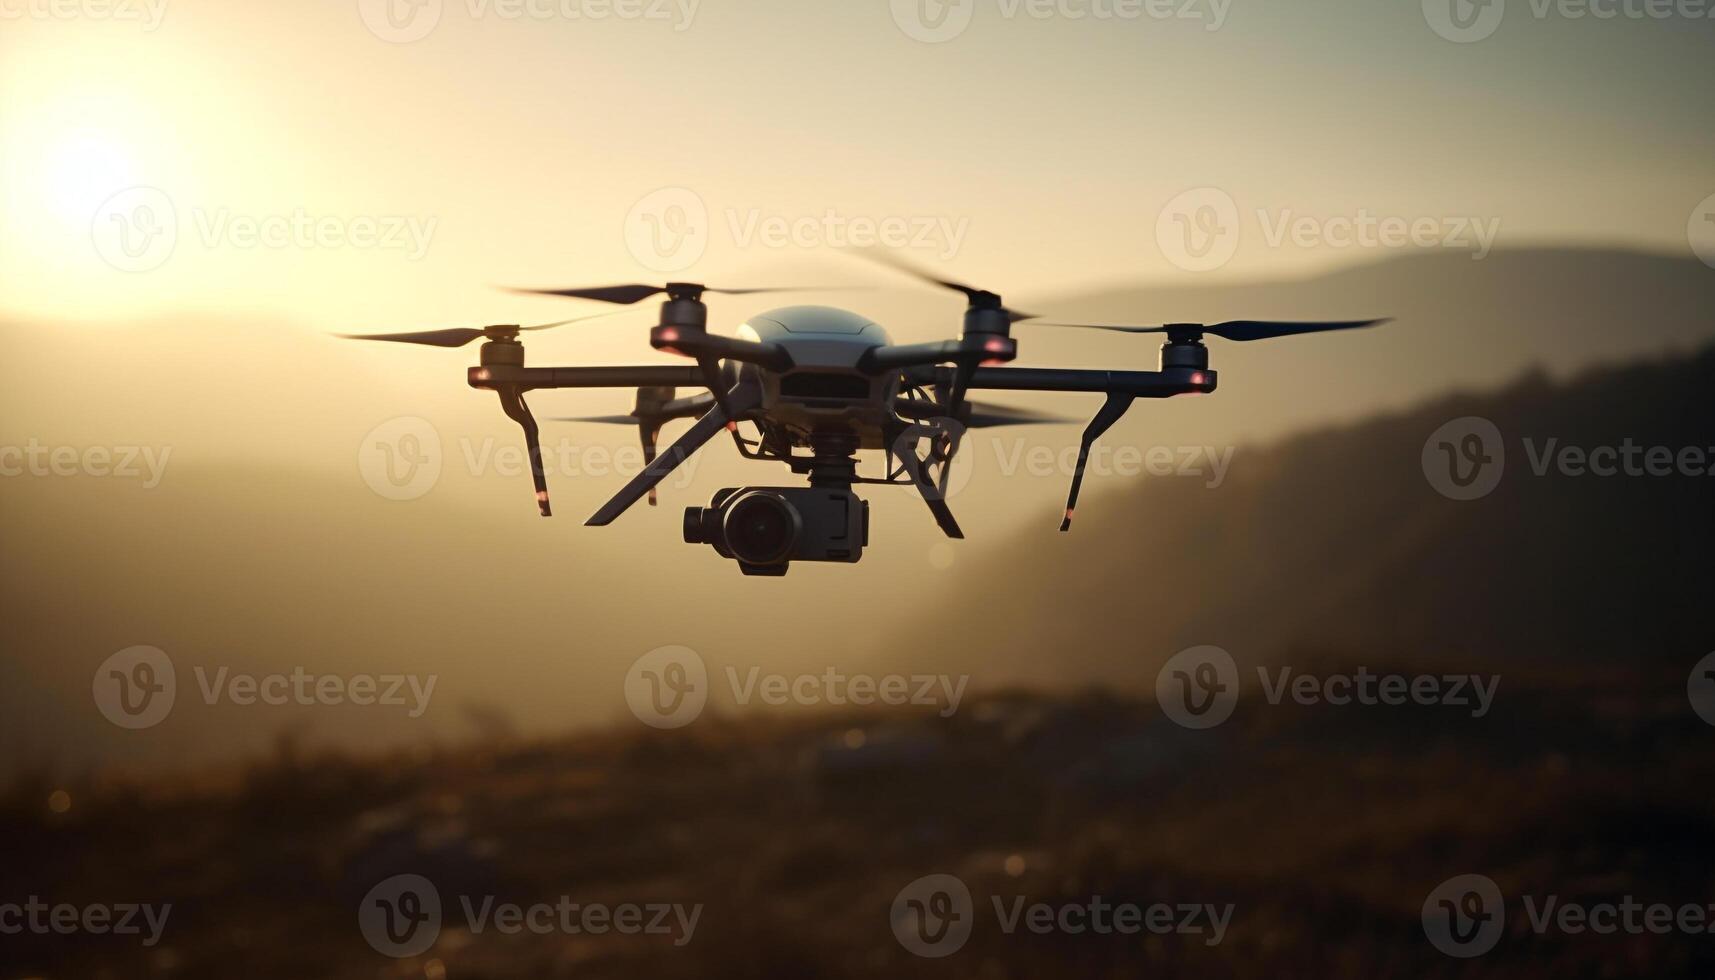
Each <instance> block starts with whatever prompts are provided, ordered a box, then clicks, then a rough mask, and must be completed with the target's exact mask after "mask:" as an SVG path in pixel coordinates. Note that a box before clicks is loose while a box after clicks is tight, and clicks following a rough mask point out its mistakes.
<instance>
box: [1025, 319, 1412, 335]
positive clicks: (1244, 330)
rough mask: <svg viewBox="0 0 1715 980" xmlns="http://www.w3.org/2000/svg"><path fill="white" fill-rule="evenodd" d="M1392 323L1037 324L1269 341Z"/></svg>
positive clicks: (1341, 321)
mask: <svg viewBox="0 0 1715 980" xmlns="http://www.w3.org/2000/svg"><path fill="white" fill-rule="evenodd" d="M1388 322H1390V321H1389V319H1388V318H1385V317H1384V318H1381V319H1376V320H1320V321H1308V322H1297V321H1286V320H1229V321H1227V322H1226V323H1216V324H1211V325H1206V324H1201V323H1170V324H1166V325H1163V326H1155V327H1127V326H1120V325H1117V324H1110V323H1044V322H1041V321H1038V322H1037V323H1036V324H1033V325H1034V326H1043V327H1069V328H1072V329H1074V330H1109V331H1113V332H1114V333H1176V332H1185V333H1196V334H1208V335H1209V336H1212V337H1220V338H1222V339H1224V340H1238V341H1248V340H1269V339H1272V338H1274V337H1290V336H1294V335H1297V334H1306V333H1326V332H1328V331H1330V330H1358V329H1361V328H1364V327H1373V326H1376V325H1378V324H1383V323H1388Z"/></svg>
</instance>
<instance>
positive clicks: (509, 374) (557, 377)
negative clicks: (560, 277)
mask: <svg viewBox="0 0 1715 980" xmlns="http://www.w3.org/2000/svg"><path fill="white" fill-rule="evenodd" d="M469 381H470V386H471V387H472V388H485V389H499V388H501V387H503V386H512V387H516V388H519V389H522V390H524V391H531V390H535V389H538V388H702V387H705V385H704V382H703V375H702V373H701V372H700V371H698V370H697V368H695V367H691V366H683V367H682V366H679V365H676V364H649V365H639V366H636V367H575V368H556V367H539V368H527V367H509V366H498V365H491V366H487V367H473V368H471V369H470V374H469Z"/></svg>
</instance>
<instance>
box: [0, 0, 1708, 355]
mask: <svg viewBox="0 0 1715 980" xmlns="http://www.w3.org/2000/svg"><path fill="white" fill-rule="evenodd" d="M394 2H396V3H397V5H398V6H397V7H396V9H395V10H394V11H393V15H394V18H395V19H394V21H391V22H390V21H388V20H387V19H386V17H387V14H388V11H387V10H386V9H385V8H384V6H380V5H378V4H376V3H370V2H369V0H364V3H358V2H356V0H315V2H305V3H293V4H287V5H282V4H278V3H265V2H261V0H148V2H145V0H125V2H124V3H122V4H120V6H119V8H118V13H119V14H120V15H121V16H119V17H117V18H114V17H108V16H101V15H98V14H97V13H95V11H105V10H106V9H107V8H106V6H105V5H98V4H86V5H84V6H83V7H77V6H73V7H71V8H67V9H69V10H71V12H72V13H73V14H75V15H76V16H72V17H69V18H67V17H64V16H60V15H58V14H57V13H56V11H58V10H60V8H59V7H53V6H49V5H48V4H46V3H43V2H40V0H4V2H0V312H10V313H13V314H20V315H27V316H30V317H32V318H36V317H39V318H47V319H54V320H67V321H81V322H101V321H111V320H115V319H124V318H132V317H147V316H159V315H169V316H179V315H193V316H200V315H213V316H230V315H235V314H236V315H243V316H246V317H251V318H265V319H267V320H269V321H271V322H282V323H286V324H291V325H294V326H296V327H301V328H304V329H318V330H337V329H350V328H352V327H354V326H364V327H368V328H375V329H382V328H389V327H393V328H399V329H403V328H408V327H411V326H416V325H441V324H445V325H454V324H461V323H465V322H486V321H491V320H496V319H499V320H510V319H526V320H528V319H530V318H532V317H540V318H542V319H547V318H552V317H554V316H555V315H556V314H559V313H561V312H562V311H563V310H565V309H566V307H565V306H564V305H561V304H555V303H552V302H548V301H523V300H518V299H514V298H510V297H506V296H503V295H501V294H498V293H496V292H494V291H493V290H492V288H491V286H492V285H493V284H504V283H524V284H546V283H555V284H564V285H569V284H575V283H586V282H589V283H595V282H603V281H609V280H628V279H632V278H635V277H638V276H647V277H649V278H656V277H657V275H658V274H657V272H656V271H654V270H652V269H650V268H649V267H648V265H647V264H646V263H645V262H644V261H640V260H639V257H638V255H637V247H636V246H637V244H638V241H639V239H638V237H637V236H639V235H647V234H670V233H674V232H675V231H676V230H683V227H684V226H683V225H682V222H683V221H684V220H690V221H692V222H693V223H695V224H698V225H699V227H700V229H701V231H700V233H701V234H703V235H704V236H705V239H702V240H698V241H699V242H700V244H698V246H697V248H698V250H697V252H696V253H694V254H695V255H700V259H699V260H698V261H695V262H694V263H691V264H690V265H688V266H687V267H685V268H673V269H671V270H669V271H671V272H672V273H674V274H675V275H676V276H677V277H681V278H684V277H695V278H699V279H704V280H707V281H717V280H720V279H722V278H725V279H728V280H731V279H732V278H733V277H738V278H742V279H744V280H745V281H746V282H752V281H755V280H757V279H758V278H759V277H760V278H761V279H764V280H768V281H774V280H777V279H781V278H785V279H787V280H789V281H794V282H808V281H818V280H828V279H833V280H834V281H844V280H845V279H848V278H856V279H857V281H862V282H877V281H883V282H885V281H886V278H885V277H881V278H880V279H879V280H878V278H877V276H876V275H875V274H873V273H870V272H869V271H868V270H862V269H855V270H854V269H853V268H852V267H851V266H850V265H849V264H847V263H846V262H845V261H844V260H843V259H842V258H841V257H839V256H837V255H835V254H833V252H834V248H833V246H836V245H838V244H841V239H840V238H839V237H838V236H839V232H838V231H837V230H836V231H829V230H828V229H829V228H837V227H839V226H840V225H841V224H843V223H845V222H850V221H853V220H856V221H859V222H866V221H867V222H872V223H876V224H877V225H880V224H882V223H885V222H887V221H889V220H890V219H896V221H897V224H896V226H895V227H898V228H905V229H910V237H909V239H907V240H906V244H907V251H908V254H911V255H912V256H913V257H915V258H917V259H919V260H922V261H926V262H929V263H931V264H935V265H937V266H939V267H942V268H946V269H948V270H951V271H953V272H956V273H958V274H961V275H966V276H970V277H972V278H980V279H982V280H983V281H984V282H985V283H988V282H993V283H1005V284H1008V288H1009V289H1011V290H1013V291H1016V292H1021V293H1052V292H1056V291H1065V290H1069V289H1075V288H1078V287H1081V286H1085V285H1090V284H1097V283H1113V282H1130V281H1138V280H1151V279H1162V280H1168V281H1173V280H1184V279H1197V278H1199V277H1204V278H1208V277H1217V278H1218V277H1223V276H1231V277H1245V278H1254V277H1256V276H1258V275H1273V274H1282V273H1289V272H1292V271H1295V270H1299V269H1303V268H1305V267H1307V266H1308V265H1327V264H1329V263H1338V262H1342V261H1351V260H1356V259H1359V258H1363V257H1366V253H1367V254H1370V255H1373V254H1374V253H1375V251H1376V249H1375V248H1373V247H1372V248H1368V249H1366V248H1365V247H1364V246H1363V245H1362V244H1359V245H1356V246H1352V247H1345V248H1338V247H1332V246H1330V245H1328V244H1327V243H1326V242H1325V241H1323V240H1321V239H1317V238H1315V237H1312V238H1311V239H1309V240H1300V239H1299V238H1298V237H1296V236H1287V237H1285V238H1282V237H1281V235H1282V231H1281V230H1279V229H1283V228H1284V227H1285V226H1284V224H1283V223H1284V222H1285V221H1287V220H1289V219H1295V218H1299V217H1305V216H1308V217H1311V218H1314V219H1316V220H1318V221H1324V222H1325V221H1326V220H1327V219H1338V218H1350V219H1361V218H1362V217H1363V216H1365V215H1369V216H1373V217H1375V218H1376V219H1378V220H1380V219H1396V220H1400V221H1407V222H1411V221H1419V220H1429V221H1432V222H1434V223H1436V226H1437V227H1439V228H1441V229H1444V230H1446V231H1448V232H1450V233H1452V232H1457V230H1458V229H1459V228H1460V227H1462V226H1464V225H1465V223H1466V222H1470V227H1472V228H1481V227H1491V228H1494V229H1495V230H1496V231H1497V232H1498V236H1497V237H1498V244H1499V245H1500V246H1502V247H1504V246H1505V245H1507V244H1509V243H1513V244H1517V243H1521V242H1522V243H1532V242H1540V241H1568V240H1572V241H1594V242H1604V243H1628V244H1638V245H1644V246H1647V247H1651V248H1655V249H1660V250H1664V251H1671V252H1676V253H1679V254H1684V253H1685V252H1686V251H1687V235H1688V231H1687V228H1688V222H1690V223H1691V224H1692V225H1694V226H1695V221H1694V220H1693V218H1694V211H1695V210H1696V209H1697V208H1698V206H1699V203H1700V202H1702V201H1704V200H1705V199H1706V198H1708V197H1709V196H1710V195H1711V194H1712V193H1715V172H1712V171H1711V169H1710V167H1709V161H1710V160H1711V159H1715V130H1712V129H1711V127H1710V126H1709V124H1708V122H1709V116H1708V108H1707V105H1706V102H1707V96H1706V93H1707V92H1708V90H1709V87H1710V85H1709V83H1710V81H1711V80H1712V79H1715V59H1712V58H1710V57H1709V51H1710V42H1711V40H1715V20H1709V19H1703V20H1692V19H1690V18H1688V17H1675V18H1671V19H1666V20H1662V19H1649V18H1636V17H1627V16H1618V17H1612V18H1606V19H1601V18H1596V17H1594V16H1588V17H1583V18H1572V17H1568V16H1566V15H1565V13H1564V12H1562V10H1561V8H1559V7H1555V8H1552V9H1548V8H1540V7H1539V6H1537V5H1532V4H1528V3H1526V2H1523V0H1515V2H1514V3H1513V5H1512V8H1511V9H1510V10H1507V11H1506V16H1505V19H1504V20H1503V21H1502V22H1500V23H1499V25H1498V27H1496V28H1495V29H1494V32H1493V35H1492V36H1489V37H1486V38H1484V39H1483V40H1480V41H1476V42H1473V43H1457V42H1455V41H1452V40H1448V39H1445V38H1443V37H1442V36H1440V35H1438V34H1437V33H1436V31H1435V29H1433V28H1432V26H1431V20H1432V19H1433V18H1432V17H1431V16H1430V15H1428V14H1426V12H1425V10H1424V9H1420V5H1419V4H1417V3H1373V2H1361V0H1345V2H1340V0H1318V2H1312V3H1291V4H1286V3H1258V2H1245V0H1232V2H1230V3H1227V2H1221V3H1216V0H1185V2H1177V3H1174V4H1165V5H1163V4H1151V5H1149V6H1143V5H1142V4H1131V5H1128V4H1126V3H1124V2H1120V3H1119V4H1117V5H1115V4H1113V3H1109V2H1106V0H1103V2H1099V3H1098V2H1095V0H1064V2H1063V3H1061V4H1060V5H1058V6H1055V5H1042V4H1026V3H1022V2H1021V0H963V3H956V4H953V5H951V6H950V7H947V8H946V9H945V10H942V9H941V8H940V6H939V4H936V3H932V2H929V0H924V2H926V3H928V4H929V5H928V6H927V7H921V8H919V7H914V6H913V5H912V4H911V3H908V2H906V0H899V2H898V3H895V4H892V5H891V6H890V4H889V3H887V2H886V0H865V2H840V3H833V2H821V3H804V2H800V0H745V2H733V0H702V2H700V3H692V2H691V0H679V3H678V5H671V4H666V3H662V4H660V5H659V6H657V5H655V3H654V2H653V0H650V2H649V3H639V5H638V6H637V7H636V8H635V9H633V8H632V7H630V6H627V5H624V4H621V5H620V6H619V7H615V8H613V9H615V10H619V11H622V12H630V14H631V15H630V16H625V15H618V14H616V15H614V16H610V17H607V18H605V19H600V20H597V19H592V15H594V14H599V13H601V12H603V11H606V10H608V9H609V5H608V4H607V3H606V2H605V0H564V2H560V0H555V2H551V3H550V2H548V0H535V2H534V3H533V4H532V5H529V6H526V5H524V4H522V3H520V2H518V0H445V2H444V3H443V2H442V0H425V2H426V3H427V5H426V6H413V5H412V4H411V3H409V2H408V0H394ZM1435 2H1438V0H1431V2H1430V6H1431V7H1433V5H1434V3H1435ZM1456 2H1459V3H1461V4H1463V0H1456ZM1598 6H1602V7H1603V8H1604V9H1607V7H1609V6H1614V5H1605V4H1598ZM1539 9H1540V10H1542V11H1543V12H1542V13H1541V15H1540V16H1539V13H1538V11H1539ZM1616 9H1619V8H1617V7H1616ZM1627 9H1629V8H1627ZM1055 10H1061V11H1072V12H1083V13H1084V14H1085V16H1082V17H1069V16H1064V15H1063V14H1055V13H1052V12H1053V11H1055ZM1033 11H1035V12H1039V13H1040V12H1048V13H1049V15H1048V16H1037V15H1036V14H1033ZM941 14H946V15H947V17H948V18H950V19H947V20H939V21H937V20H935V19H934V18H936V17H937V16H939V15H941ZM157 17H158V18H159V21H158V23H156V22H155V18H157ZM413 17H419V18H421V17H427V18H428V20H412V18H413ZM966 17H968V26H967V27H966V28H965V29H964V30H963V31H962V32H960V33H958V34H957V36H954V37H952V38H951V39H949V40H945V41H941V42H939V43H929V42H926V41H924V40H919V39H917V38H916V37H914V36H913V34H919V35H921V34H923V33H924V30H925V28H924V27H923V26H922V25H923V24H925V23H937V24H940V25H941V27H942V29H944V30H945V29H948V28H949V27H955V28H956V27H957V26H958V25H959V24H961V23H964V21H963V20H961V18H966ZM366 18H368V20H367V21H366ZM913 18H918V20H916V21H915V22H914V21H913ZM923 18H927V20H925V19H923ZM369 22H374V23H376V24H379V25H381V26H380V27H379V28H378V29H376V30H372V29H370V27H369V26H367V24H368V23H369ZM389 23H404V24H407V25H408V27H409V28H410V29H411V30H421V29H427V33H426V34H425V36H423V37H421V38H420V39H417V40H414V41H405V42H403V43H394V42H390V41H388V40H384V39H383V38H382V37H380V36H378V35H379V34H388V33H390V32H392V29H391V28H389V27H387V26H386V25H388V24H389ZM394 36H400V35H398V34H397V33H395V34H394ZM807 38H819V39H820V40H819V41H807V40H806V39H807ZM1309 52H1317V54H1316V55H1315V56H1311V55H1310V54H1309ZM137 187H143V188H153V189H155V190H157V191H159V192H161V195H162V197H163V198H164V200H165V201H167V202H168V205H167V208H168V210H167V212H166V217H167V218H168V219H170V220H172V222H173V224H174V226H175V227H176V229H177V241H176V244H175V245H174V246H173V247H172V250H171V254H170V256H169V257H167V258H166V259H165V260H164V261H160V262H159V263H158V264H157V263H155V262H154V261H153V260H146V261H145V264H148V265H150V268H148V269H146V270H144V271H135V270H131V269H126V268H123V267H121V268H116V267H115V264H114V263H113V262H112V261H111V260H110V259H104V258H103V249H104V248H106V249H109V250H110V249H111V248H112V246H113V244H114V239H113V237H112V236H114V235H116V234H118V233H119V226H118V225H116V224H115V223H114V222H115V220H116V216H115V214H114V213H112V212H113V209H114V208H116V207H124V208H127V209H130V208H132V207H133V206H134V205H135V204H136V203H137V200H138V199H137V198H136V197H135V194H134V195H133V196H132V197H125V196H121V197H119V198H117V199H116V198H115V195H116V194H121V192H124V191H127V190H128V189H131V188H137ZM1204 187H1213V188H1218V189H1219V190H1220V191H1221V192H1223V193H1225V194H1226V195H1227V196H1228V197H1229V198H1230V199H1231V200H1232V201H1233V202H1234V204H1235V205H1236V209H1237V212H1238V214H1239V216H1240V225H1241V227H1242V232H1243V242H1244V244H1243V247H1241V248H1239V249H1238V250H1237V253H1236V254H1235V255H1234V256H1233V257H1232V258H1231V260H1230V261H1227V262H1225V263H1224V264H1223V265H1222V266H1221V267H1220V268H1219V269H1217V270H1215V271H1209V272H1192V271H1187V270H1186V269H1185V268H1183V267H1181V266H1178V265H1176V264H1175V263H1174V262H1173V261H1171V258H1170V257H1168V256H1166V255H1164V251H1163V248H1162V245H1161V240H1160V238H1159V237H1158V235H1157V231H1158V228H1157V225H1158V221H1159V220H1160V219H1161V217H1162V212H1163V208H1164V207H1165V206H1166V205H1168V203H1169V202H1170V201H1173V200H1174V199H1175V198H1176V197H1177V196H1178V195H1181V194H1182V193H1183V192H1185V191H1188V190H1192V189H1196V188H1204ZM662 188H682V189H684V190H685V191H689V192H690V194H691V195H692V197H690V198H689V200H691V201H693V202H696V203H697V204H700V205H701V207H702V208H703V209H704V211H705V212H706V215H707V219H706V223H702V221H701V216H700V215H698V214H696V213H695V212H694V210H693V213H691V214H690V215H689V216H688V218H687V217H686V215H685V212H684V211H683V210H680V211H678V212H673V213H669V212H670V211H671V209H672V206H673V205H675V204H677V203H681V202H683V201H684V200H687V198H686V197H685V195H684V194H683V193H682V192H681V191H677V190H675V191H672V192H670V194H669V195H668V196H667V197H666V198H660V197H657V198H655V199H653V200H654V202H655V203H654V204H650V203H649V201H650V195H652V194H654V193H655V192H657V191H659V190H660V189H662ZM149 193H153V192H149ZM160 199H161V198H151V200H156V201H158V200H160ZM640 202H643V209H644V210H643V212H639V211H638V210H637V207H638V205H639V204H640ZM650 208H655V209H656V211H655V214H654V217H649V216H648V214H647V213H645V212H648V211H649V209H650ZM157 210H160V209H159V208H157ZM1259 210H1262V211H1265V212H1266V217H1263V216H1258V215H1257V212H1258V211H1259ZM129 213H130V211H129V210H128V211H127V214H129ZM829 214H832V215H833V216H834V219H835V222H836V223H835V224H828V223H826V222H824V220H823V218H824V216H826V215H829ZM802 219H811V220H809V221H808V222H805V221H804V220H802ZM771 220H772V221H774V222H776V223H777V224H784V223H785V222H798V225H797V227H798V229H799V230H798V233H797V235H796V236H795V237H794V236H787V237H786V238H784V239H781V238H778V237H776V238H769V237H767V236H766V235H765V234H764V233H763V229H764V228H765V227H766V226H767V224H768V222H770V221H771ZM651 221H653V222H655V224H654V225H650V224H648V223H649V222H651ZM663 221H668V222H675V223H676V224H674V225H673V226H672V227H668V226H665V225H662V224H660V222H663ZM293 227H296V228H297V229H299V230H297V231H293V230H291V229H292V228H293ZM318 227H319V228H321V231H319V232H318V231H316V230H315V229H317V228H318ZM269 229H272V230H273V232H274V233H275V234H279V235H284V236H285V237H283V238H278V239H275V240H273V241H272V242H270V241H269V240H268V238H267V233H268V231H269ZM302 229H310V230H309V231H303V230H302ZM691 230H692V232H693V233H698V228H692V229H691ZM103 236H107V238H105V239H104V238H103ZM247 236H248V237H247ZM139 241H140V239H139ZM642 241H647V239H646V238H645V239H642ZM689 254H691V253H686V254H682V255H680V256H678V257H677V264H679V265H682V264H684V260H685V258H686V257H687V256H688V255H689ZM645 258H647V256H645ZM119 264H120V265H121V266H123V265H124V263H123V262H121V263H119ZM662 274H663V275H664V274H665V273H662ZM600 352H601V353H603V354H607V355H614V356H617V355H619V354H621V353H622V352H623V348H622V347H620V346H618V342H617V341H615V342H614V346H612V347H611V348H607V349H601V350H600Z"/></svg>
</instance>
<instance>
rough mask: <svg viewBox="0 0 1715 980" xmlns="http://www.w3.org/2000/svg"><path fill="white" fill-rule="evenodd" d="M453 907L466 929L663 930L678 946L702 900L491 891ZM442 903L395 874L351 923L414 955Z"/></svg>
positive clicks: (427, 939) (381, 948) (514, 932)
mask: <svg viewBox="0 0 1715 980" xmlns="http://www.w3.org/2000/svg"><path fill="white" fill-rule="evenodd" d="M457 906H458V909H459V911H460V912H462V913H463V917H464V928H465V930H466V931H467V932H469V933H470V934H471V935H482V934H484V933H488V932H492V933H495V934H498V935H501V936H518V935H524V934H526V933H528V934H530V935H534V936H548V935H555V934H559V935H566V936H601V935H608V934H618V935H622V936H662V937H667V938H668V939H669V940H670V941H671V942H672V944H673V945H674V946H684V945H685V944H687V943H689V942H690V941H691V939H692V938H693V937H694V936H695V935H696V932H697V922H698V920H699V919H700V918H701V917H702V914H703V906H702V904H701V903H698V904H695V905H691V906H685V905H681V904H677V903H666V902H648V903H632V902H624V903H620V904H616V905H609V904H606V903H603V902H580V901H576V900H574V899H573V898H572V897H571V896H569V895H562V896H560V897H559V898H557V899H555V900H553V901H548V902H531V903H527V904H526V903H517V902H507V901H502V900H500V899H499V898H498V897H496V896H494V895H480V896H473V895H459V896H458V902H457ZM442 908H443V905H442V901H441V895H440V892H439V890H438V889H436V887H435V885H434V883H433V882H431V881H430V880H429V879H427V878H425V877H423V876H422V875H412V874H404V875H394V876H393V877H391V878H388V879H386V880H385V881H382V882H381V883H380V884H378V885H376V886H375V887H374V888H371V889H370V890H369V893H368V894H367V895H365V896H364V897H363V901H362V903H361V905H360V906H359V907H358V912H357V923H358V928H359V930H360V931H361V932H362V933H363V937H364V939H365V940H367V941H368V942H369V945H370V946H371V947H372V948H373V949H374V950H375V951H376V952H378V953H380V954H382V955H383V956H392V957H396V958H404V957H409V956H417V955H420V954H422V953H423V952H425V951H427V950H428V949H429V948H430V947H432V946H434V944H435V941H436V940H437V939H439V938H440V932H441V918H442Z"/></svg>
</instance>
